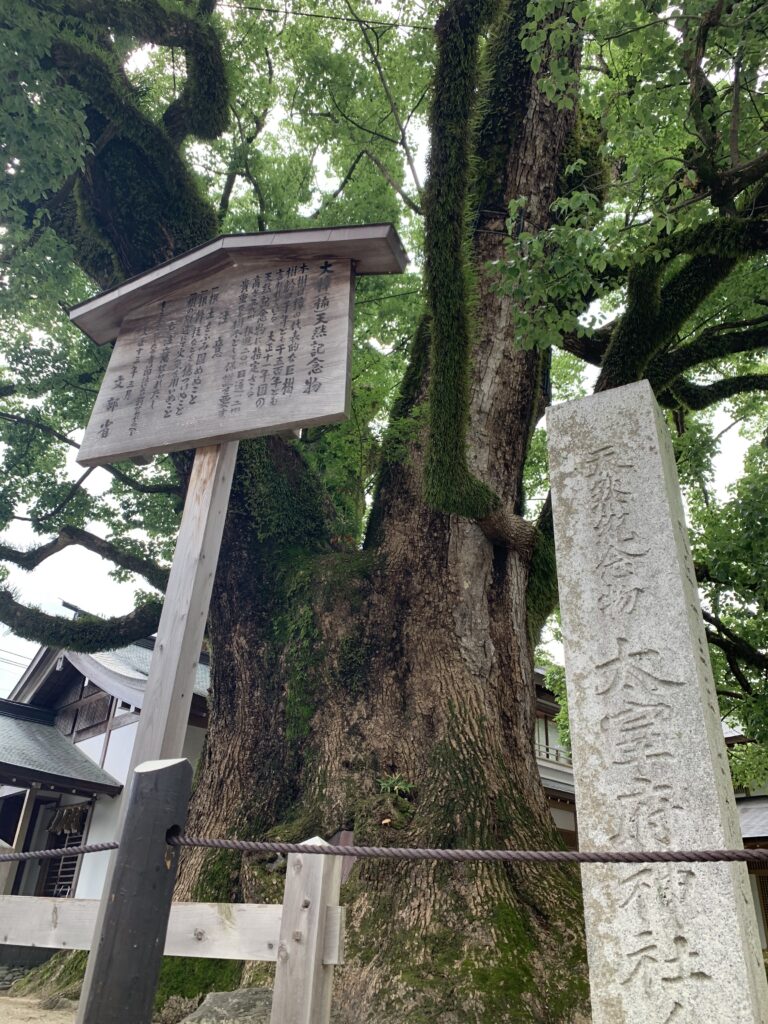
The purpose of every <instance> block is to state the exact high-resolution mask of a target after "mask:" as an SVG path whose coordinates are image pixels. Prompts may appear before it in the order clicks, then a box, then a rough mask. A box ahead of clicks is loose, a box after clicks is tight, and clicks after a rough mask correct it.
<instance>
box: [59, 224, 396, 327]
mask: <svg viewBox="0 0 768 1024" xmlns="http://www.w3.org/2000/svg"><path fill="white" fill-rule="evenodd" d="M292 259H345V260H352V261H353V263H354V268H355V273H356V274H400V273H402V272H403V270H405V267H406V265H407V263H408V256H407V254H406V251H405V248H404V246H403V243H402V242H401V241H400V237H399V235H398V233H397V231H395V228H394V227H393V225H392V224H363V225H358V226H351V227H339V228H309V229H307V228H299V229H297V230H294V231H267V232H260V233H259V234H250V235H219V237H218V238H215V239H214V240H213V241H211V242H205V243H204V244H203V245H199V246H197V247H196V248H194V249H190V250H189V252H186V253H184V255H183V256H178V257H176V258H175V259H172V260H168V261H167V262H166V263H161V264H160V265H159V266H157V267H154V268H153V269H152V270H149V271H147V272H146V273H144V274H139V275H138V276H136V277H132V278H129V279H128V280H127V281H123V282H122V283H121V284H119V285H116V286H115V287H114V288H110V289H109V290H107V291H105V292H101V293H100V294H99V295H96V296H95V297H94V298H92V299H87V300H86V301H85V302H81V303H79V304H78V305H76V306H73V307H72V309H70V311H69V318H70V320H72V322H73V323H75V324H77V326H78V327H79V328H80V330H81V331H83V332H84V333H85V334H87V335H88V337H89V338H91V339H92V340H93V341H95V342H96V344H97V345H104V344H106V343H107V342H109V341H113V340H114V339H115V338H116V337H117V334H118V331H119V330H120V325H121V324H122V322H123V320H124V319H125V318H126V317H127V316H130V315H131V313H133V312H135V311H136V310H138V309H140V308H141V307H142V306H146V305H148V304H150V303H152V302H154V301H156V300H157V299H159V298H163V297H165V296H166V295H168V294H170V293H171V292H172V291H174V290H176V289H178V288H181V287H184V286H185V285H190V284H193V283H194V281H195V280H198V279H204V278H205V277H206V276H208V275H210V274H213V273H216V272H217V271H219V270H222V269H224V268H226V267H233V268H234V267H237V266H238V264H240V263H244V262H249V263H251V264H253V263H255V262H257V261H267V260H270V261H271V260H292Z"/></svg>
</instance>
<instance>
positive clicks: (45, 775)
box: [0, 702, 122, 794]
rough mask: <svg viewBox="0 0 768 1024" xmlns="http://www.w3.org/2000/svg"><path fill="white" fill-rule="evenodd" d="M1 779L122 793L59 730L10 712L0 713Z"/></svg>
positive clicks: (119, 788)
mask: <svg viewBox="0 0 768 1024" xmlns="http://www.w3.org/2000/svg"><path fill="white" fill-rule="evenodd" d="M5 703H9V702H4V704H5ZM22 707H25V706H24V705H22ZM0 776H2V777H3V781H4V782H12V781H13V780H14V779H16V780H17V781H18V783H19V784H21V785H25V784H29V783H30V782H40V783H42V784H43V785H45V784H51V785H55V786H56V788H57V789H77V790H78V791H81V792H86V793H89V794H90V793H113V794H114V793H119V792H120V790H121V789H122V786H121V785H120V783H119V782H118V781H117V780H116V779H114V778H113V777H112V776H111V775H110V774H109V773H108V772H105V771H104V770H103V769H102V768H99V766H98V765H97V764H94V763H93V761H91V759H90V758H89V757H86V755H85V754H84V753H82V751H80V750H78V748H77V747H76V746H75V745H74V744H73V743H72V742H71V741H70V740H68V739H67V738H66V737H65V736H63V735H62V733H60V732H59V730H58V729H57V728H56V727H55V726H53V725H49V724H46V723H45V722H42V721H31V720H30V716H27V715H25V716H23V717H21V716H20V717H17V716H16V715H15V714H13V713H11V714H8V713H6V711H0ZM59 783H60V785H59Z"/></svg>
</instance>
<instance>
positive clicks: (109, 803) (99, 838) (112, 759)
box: [75, 722, 205, 899]
mask: <svg viewBox="0 0 768 1024" xmlns="http://www.w3.org/2000/svg"><path fill="white" fill-rule="evenodd" d="M137 728H138V723H137V722H134V723H132V724H131V725H124V726H123V727H122V728H120V729H112V730H111V732H110V734H109V743H108V744H107V752H106V756H105V758H104V770H105V771H108V772H109V774H110V775H113V776H114V777H115V778H116V779H117V780H118V782H122V783H123V784H124V783H125V781H126V779H127V777H128V766H129V764H130V760H131V752H132V750H133V744H134V741H135V739H136V730H137ZM204 739H205V729H199V728H197V727H195V726H190V727H189V728H188V729H187V735H186V738H185V740H184V750H183V755H184V757H186V758H189V760H190V761H191V763H192V765H193V767H194V765H195V764H196V763H197V760H198V758H199V757H200V752H201V750H202V749H203V741H204ZM86 742H87V741H86ZM86 752H87V751H86ZM122 799H123V794H122V793H121V794H120V796H116V797H108V796H101V797H99V798H98V799H97V801H96V805H95V807H94V809H93V815H92V817H91V826H90V828H89V830H88V837H87V842H89V843H108V842H111V841H112V840H113V839H114V838H115V834H116V832H117V822H118V819H119V817H120V803H121V801H122ZM109 856H110V854H109V852H106V853H89V854H88V855H87V856H86V857H85V858H84V860H83V865H82V867H81V869H80V877H79V878H78V881H77V890H76V892H75V895H76V896H77V897H78V898H79V899H99V898H100V896H101V890H102V889H103V887H104V879H105V877H106V874H107V865H108V863H109Z"/></svg>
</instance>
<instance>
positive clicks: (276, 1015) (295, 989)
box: [270, 838, 341, 1024]
mask: <svg viewBox="0 0 768 1024" xmlns="http://www.w3.org/2000/svg"><path fill="white" fill-rule="evenodd" d="M323 842H324V841H323V840H322V839H317V838H315V839H308V840H307V843H309V844H311V845H320V844H322V843H323ZM340 888H341V857H324V856H322V855H318V854H301V853H291V854H289V856H288V866H287V870H286V877H285V894H284V896H283V917H282V921H281V924H280V940H279V943H278V948H277V970H276V972H275V985H274V990H273V995H272V1014H271V1016H270V1024H328V1022H329V1020H330V1016H331V987H332V985H333V965H332V964H327V963H323V960H324V953H325V946H326V941H325V936H326V919H327V917H328V916H329V915H328V908H329V907H336V906H337V905H338V902H339V890H340Z"/></svg>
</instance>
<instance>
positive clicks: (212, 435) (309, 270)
mask: <svg viewBox="0 0 768 1024" xmlns="http://www.w3.org/2000/svg"><path fill="white" fill-rule="evenodd" d="M353 298H354V288H353V277H352V263H351V261H350V260H348V259H347V260H337V259H318V258H315V259H313V258H311V257H310V258H307V259H303V258H301V257H298V258H295V259H293V260H290V261H286V260H281V261H275V260H274V259H273V260H270V261H269V262H266V261H264V259H263V258H261V259H257V260H249V259H246V260H244V261H242V262H238V265H237V266H235V267H227V268H225V269H222V270H220V271H218V272H217V273H213V274H208V275H207V276H205V277H203V278H196V279H194V280H193V281H192V282H188V283H187V284H186V285H181V286H179V287H177V288H176V289H175V290H174V291H172V292H170V293H166V295H165V296H164V297H163V298H162V299H160V298H159V299H156V300H155V301H154V302H151V303H149V304H148V305H145V306H142V307H140V308H139V309H138V310H136V311H135V312H134V313H132V314H131V315H129V316H128V317H127V318H126V319H125V320H123V322H122V325H121V327H120V332H119V334H118V337H117V342H116V344H115V348H114V350H113V353H112V358H111V359H110V362H109V367H108V369H107V372H106V374H105V377H104V380H103V382H102V385H101V389H100V391H99V395H98V398H97V400H96V404H95V406H94V409H93V413H92V415H91V419H90V422H89V424H88V428H87V430H86V432H85V437H84V439H83V443H82V445H81V448H80V452H79V455H78V461H79V462H81V463H82V464H83V465H86V466H92V465H98V464H100V463H104V462H115V461H118V460H120V459H127V458H132V457H137V456H150V455H154V454H156V453H158V452H167V451H174V450H179V449H183V448H190V447H202V446H204V445H208V444H212V443H214V442H221V441H230V440H236V439H238V438H244V437H254V436H256V435H259V434H272V433H276V432H277V431H284V430H290V429H293V428H295V427H300V426H313V425H316V424H320V423H333V422H336V421H338V420H342V419H344V418H345V417H346V416H347V414H348V412H349V384H348V381H349V359H350V350H351V342H352V306H353Z"/></svg>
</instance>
